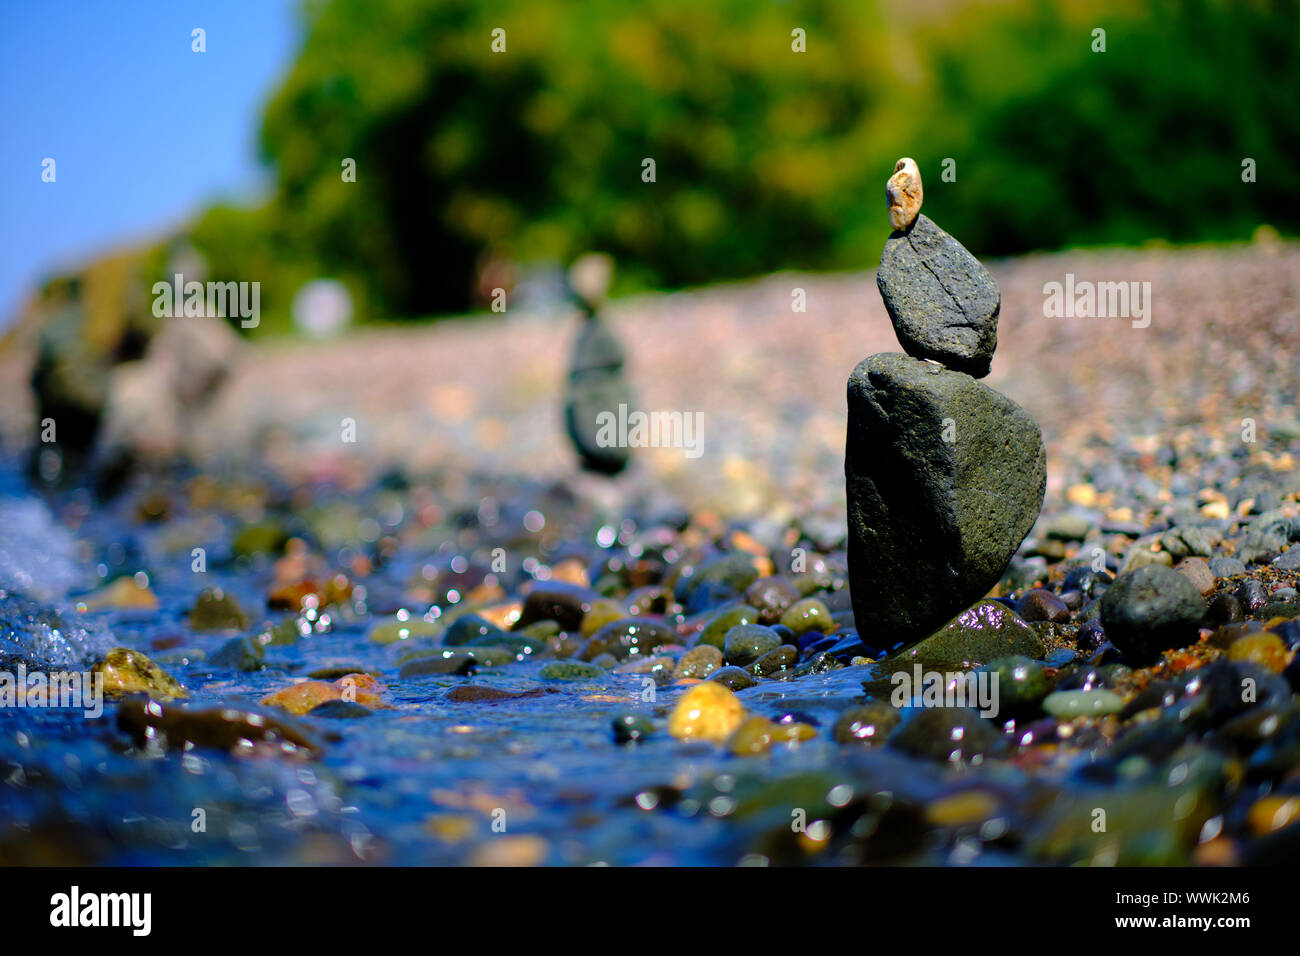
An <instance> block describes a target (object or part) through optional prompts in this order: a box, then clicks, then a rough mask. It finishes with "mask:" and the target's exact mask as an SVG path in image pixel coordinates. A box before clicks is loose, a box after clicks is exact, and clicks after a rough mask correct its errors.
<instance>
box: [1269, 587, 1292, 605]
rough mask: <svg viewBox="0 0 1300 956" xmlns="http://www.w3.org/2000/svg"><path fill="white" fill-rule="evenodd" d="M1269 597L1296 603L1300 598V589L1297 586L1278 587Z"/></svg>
mask: <svg viewBox="0 0 1300 956" xmlns="http://www.w3.org/2000/svg"><path fill="white" fill-rule="evenodd" d="M1269 597H1270V598H1271V599H1272V600H1274V601H1285V602H1286V603H1287V604H1294V603H1296V601H1298V600H1300V591H1297V590H1296V589H1295V588H1277V589H1276V590H1274V591H1273V593H1272V594H1270V595H1269Z"/></svg>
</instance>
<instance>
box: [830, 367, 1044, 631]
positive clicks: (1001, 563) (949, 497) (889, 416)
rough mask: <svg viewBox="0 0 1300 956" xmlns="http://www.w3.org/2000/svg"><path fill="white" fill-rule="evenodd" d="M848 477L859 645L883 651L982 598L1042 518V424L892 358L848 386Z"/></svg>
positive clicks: (998, 399) (974, 386)
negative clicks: (1035, 522)
mask: <svg viewBox="0 0 1300 956" xmlns="http://www.w3.org/2000/svg"><path fill="white" fill-rule="evenodd" d="M848 405H849V424H848V441H847V448H846V453H845V459H844V473H845V479H846V490H847V495H848V509H849V511H848V514H849V576H850V580H851V586H852V594H853V614H854V618H855V620H856V623H857V628H858V633H859V634H860V635H861V636H862V638H863V639H864V640H865V641H867V642H868V643H869V644H872V645H874V646H883V647H890V646H894V645H896V644H898V643H900V642H911V641H915V640H919V639H921V638H923V637H926V636H927V635H929V634H931V633H933V632H934V631H935V630H936V629H937V628H938V627H940V626H941V625H942V624H944V623H945V622H946V621H948V620H950V619H951V618H952V617H953V616H954V615H955V614H957V613H958V612H960V611H961V610H963V609H965V608H967V607H969V606H970V605H971V604H972V603H973V602H975V601H976V600H978V599H979V598H981V597H983V596H984V595H985V594H986V593H988V591H989V589H990V588H992V587H993V585H994V584H996V583H997V581H998V579H999V578H1000V577H1001V575H1002V572H1003V571H1004V570H1005V569H1006V566H1007V564H1008V562H1009V561H1010V560H1011V557H1012V555H1013V554H1014V553H1015V551H1016V548H1018V547H1019V546H1020V542H1021V541H1023V540H1024V537H1025V535H1027V534H1028V533H1029V531H1030V529H1031V528H1032V527H1033V524H1034V521H1035V520H1036V519H1037V517H1038V512H1039V509H1040V508H1041V507H1042V503H1043V492H1044V490H1045V488H1046V482H1047V466H1046V457H1045V453H1044V449H1043V439H1042V434H1041V432H1040V431H1039V428H1038V423H1037V422H1035V421H1034V419H1033V417H1032V416H1031V415H1030V414H1029V413H1028V412H1026V411H1025V410H1024V409H1023V408H1021V407H1020V406H1019V405H1017V404H1016V403H1015V402H1013V401H1011V399H1009V398H1007V397H1006V396H1005V395H1002V394H1000V393H998V392H996V391H994V390H993V389H991V388H989V387H988V386H987V385H984V384H982V383H980V382H977V381H976V380H975V379H973V378H971V377H970V376H969V375H965V374H963V373H961V372H954V371H950V370H948V369H945V368H941V367H939V366H938V365H934V364H932V363H929V362H924V361H921V360H919V359H915V358H910V357H909V356H906V355H900V354H898V353H887V354H881V355H872V356H870V357H869V358H867V359H865V360H864V361H863V362H861V363H860V364H859V365H858V367H857V368H856V369H854V371H853V375H852V376H851V377H850V378H849V387H848Z"/></svg>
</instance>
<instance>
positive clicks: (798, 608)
mask: <svg viewBox="0 0 1300 956" xmlns="http://www.w3.org/2000/svg"><path fill="white" fill-rule="evenodd" d="M781 623H782V624H783V625H784V626H785V627H788V628H789V629H790V630H791V631H792V632H793V633H794V634H795V635H796V636H798V635H800V634H805V633H807V632H808V631H821V632H822V633H823V634H829V633H830V632H831V631H833V630H834V629H835V620H834V619H833V618H832V617H831V612H830V611H829V610H827V608H826V605H825V604H823V603H822V602H821V601H820V600H818V599H817V598H804V599H803V600H802V601H796V602H795V603H794V604H792V605H790V609H789V610H788V611H786V612H785V613H784V614H782V615H781Z"/></svg>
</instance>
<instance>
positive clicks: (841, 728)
mask: <svg viewBox="0 0 1300 956" xmlns="http://www.w3.org/2000/svg"><path fill="white" fill-rule="evenodd" d="M901 720H902V717H901V716H900V715H899V713H898V711H897V710H896V709H895V708H893V707H890V706H889V705H888V704H884V703H880V702H873V703H870V704H866V705H864V706H861V707H850V708H849V709H848V710H846V711H844V713H842V714H840V716H839V718H838V719H837V720H836V721H835V726H834V727H833V728H831V736H832V737H834V738H835V742H836V743H841V744H849V743H855V744H871V745H874V744H882V743H884V742H885V740H886V739H887V738H888V737H889V735H890V733H891V732H892V731H893V729H894V728H895V727H897V726H898V724H899V722H900V721H901Z"/></svg>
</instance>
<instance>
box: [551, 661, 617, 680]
mask: <svg viewBox="0 0 1300 956" xmlns="http://www.w3.org/2000/svg"><path fill="white" fill-rule="evenodd" d="M604 675H605V671H604V670H603V669H602V668H600V667H597V666H596V665H595V664H584V663H582V662H581V661H550V662H549V663H547V664H544V665H543V666H542V670H541V677H542V679H543V680H592V679H594V678H597V677H603V676H604Z"/></svg>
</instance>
